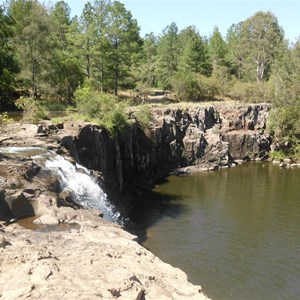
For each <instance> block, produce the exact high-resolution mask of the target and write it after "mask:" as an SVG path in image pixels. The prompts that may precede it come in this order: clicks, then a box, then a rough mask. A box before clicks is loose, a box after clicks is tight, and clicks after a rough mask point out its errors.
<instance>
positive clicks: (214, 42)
mask: <svg viewBox="0 0 300 300" xmlns="http://www.w3.org/2000/svg"><path fill="white" fill-rule="evenodd" d="M209 50H210V51H209V52H210V57H211V62H212V67H213V70H216V69H217V68H218V67H221V66H225V65H226V60H225V57H226V54H227V45H226V42H225V41H224V40H223V38H222V35H221V33H220V31H219V28H218V27H215V28H214V31H213V34H212V36H211V38H210V40H209Z"/></svg>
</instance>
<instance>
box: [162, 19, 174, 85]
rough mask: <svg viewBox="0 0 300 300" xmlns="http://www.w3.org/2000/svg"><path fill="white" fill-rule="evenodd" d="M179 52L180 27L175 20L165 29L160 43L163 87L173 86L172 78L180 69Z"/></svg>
mask: <svg viewBox="0 0 300 300" xmlns="http://www.w3.org/2000/svg"><path fill="white" fill-rule="evenodd" d="M178 54H179V42H178V27H177V25H176V23H174V22H173V23H172V24H171V25H169V26H167V27H166V28H165V29H164V30H163V34H162V36H161V37H160V39H159V43H158V61H159V66H158V72H159V81H160V85H161V86H162V87H163V88H166V89H169V88H170V87H171V84H170V78H171V77H172V76H173V75H175V73H176V72H177V70H178Z"/></svg>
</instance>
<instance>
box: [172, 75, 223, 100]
mask: <svg viewBox="0 0 300 300" xmlns="http://www.w3.org/2000/svg"><path fill="white" fill-rule="evenodd" d="M171 82H172V89H173V91H174V92H175V94H176V96H177V97H178V99H179V100H181V101H197V100H214V99H215V97H216V96H217V95H219V94H220V83H219V81H218V80H217V79H216V78H215V77H206V76H204V75H197V74H193V73H188V74H186V73H177V74H176V75H175V76H174V77H173V78H172V81H171Z"/></svg>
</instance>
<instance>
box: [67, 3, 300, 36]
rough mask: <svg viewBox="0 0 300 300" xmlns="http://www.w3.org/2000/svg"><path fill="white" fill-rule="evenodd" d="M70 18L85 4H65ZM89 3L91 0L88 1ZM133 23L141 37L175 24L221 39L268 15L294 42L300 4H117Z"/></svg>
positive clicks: (298, 29)
mask: <svg viewBox="0 0 300 300" xmlns="http://www.w3.org/2000/svg"><path fill="white" fill-rule="evenodd" d="M65 1H66V2H67V3H68V4H69V6H70V7H71V12H72V16H74V15H80V14H81V12H82V9H83V6H84V4H85V3H86V2H87V0H65ZM91 2H93V0H91ZM120 2H122V3H124V4H125V7H126V9H127V10H130V11H131V13H132V15H133V17H134V18H135V19H137V21H138V24H139V26H140V28H141V35H142V36H144V35H145V34H147V33H150V32H153V33H154V34H156V35H159V34H161V33H162V30H163V29H164V28H165V27H167V26H168V25H170V24H171V23H172V22H175V23H176V24H177V26H178V28H179V30H181V29H183V28H185V27H187V26H190V25H195V26H196V28H198V30H199V32H200V34H201V35H203V36H207V37H209V36H210V35H211V33H212V32H213V29H214V26H218V28H219V30H220V32H221V33H222V35H223V37H225V36H226V32H227V30H228V28H229V27H230V26H231V25H232V24H233V23H239V22H240V21H244V20H246V19H247V18H249V17H250V16H252V15H254V13H255V12H257V11H259V10H262V11H271V12H272V13H273V14H275V16H276V17H277V18H278V22H279V24H280V25H281V26H282V27H283V29H284V32H285V37H286V38H287V39H289V40H290V41H295V40H296V38H298V37H299V36H300V15H299V14H300V0H286V1H282V0H256V1H250V0H232V1H228V0H212V1H208V0H187V1H183V0H161V1H158V0H151V1H150V0H123V1H122V0H121V1H120Z"/></svg>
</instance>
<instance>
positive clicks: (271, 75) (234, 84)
mask: <svg viewBox="0 0 300 300" xmlns="http://www.w3.org/2000/svg"><path fill="white" fill-rule="evenodd" d="M0 24H1V26H0V110H2V111H3V110H5V109H7V108H9V107H13V106H14V105H15V100H17V99H18V100H17V101H16V105H17V107H20V108H23V109H26V107H27V108H28V106H30V105H33V104H32V103H34V104H35V105H36V106H37V103H39V102H41V101H45V100H46V101H49V102H60V103H69V104H70V103H74V102H75V103H77V104H78V107H81V109H83V110H89V112H90V114H92V115H93V114H94V116H95V117H105V114H104V113H103V108H104V109H105V108H109V107H110V106H111V103H110V102H113V103H116V102H120V100H119V99H118V98H117V95H118V94H119V93H120V91H124V90H131V91H139V92H141V93H144V94H147V93H150V92H151V90H153V88H158V89H162V90H165V91H172V92H173V93H174V95H176V98H177V99H178V100H180V101H207V100H216V99H219V100H220V99H221V100H226V99H234V100H236V101H242V102H270V103H272V105H273V107H274V110H273V115H272V118H271V122H270V131H271V132H272V133H273V134H274V135H275V136H276V137H277V138H280V139H282V140H283V141H285V142H289V143H292V145H293V148H294V149H296V150H294V151H296V152H297V151H298V152H300V149H298V150H297V147H298V148H300V147H299V138H300V100H299V96H300V40H299V41H297V42H296V43H293V44H292V43H290V42H289V41H288V40H286V39H285V36H284V31H283V29H282V28H281V26H280V24H278V20H277V18H276V16H274V15H273V14H272V13H270V12H257V13H256V14H254V15H253V16H250V17H249V18H248V19H246V20H244V21H243V22H240V23H238V24H233V25H232V26H231V27H230V28H229V29H228V31H227V34H226V36H225V37H223V36H222V35H221V33H220V31H219V30H218V28H217V27H215V28H214V29H213V32H212V34H211V36H209V37H206V36H202V35H201V28H200V29H199V30H198V29H197V28H196V27H195V26H189V27H187V28H184V29H183V30H179V29H178V27H177V25H176V23H172V24H170V25H169V26H167V27H166V28H164V29H163V30H162V32H161V34H159V35H158V36H156V35H155V34H153V33H149V34H147V35H146V36H145V37H141V35H140V28H139V26H138V23H137V20H136V19H134V17H133V16H132V14H131V12H130V11H129V10H127V9H126V7H125V6H124V5H123V4H122V3H121V2H119V1H111V0H95V1H94V2H93V3H90V2H87V3H86V4H85V6H84V9H83V12H82V14H81V15H80V16H76V17H74V18H71V17H70V7H69V6H68V5H67V4H66V3H65V2H64V1H59V2H57V3H55V4H54V5H53V6H51V7H47V6H45V5H44V4H42V3H40V2H39V1H36V0H8V1H7V2H6V4H5V5H3V6H2V7H1V6H0ZM98 98H99V99H100V98H101V99H102V100H101V101H102V102H101V103H100V104H99V105H100V106H101V107H102V114H100V115H99V112H97V111H98V110H97V105H96V102H97V99H98ZM103 99H104V100H103ZM93 101H94V102H93ZM103 103H104V104H103ZM93 106H94V107H93ZM119 110H120V111H119V113H118V114H117V116H116V118H118V117H120V114H121V111H122V108H120V109H119ZM97 113H98V115H97Z"/></svg>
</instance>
